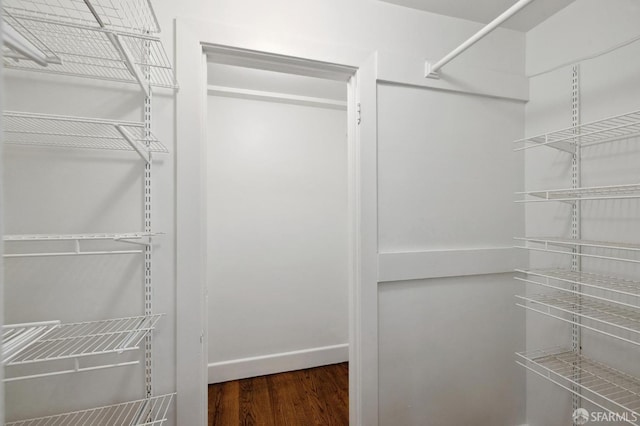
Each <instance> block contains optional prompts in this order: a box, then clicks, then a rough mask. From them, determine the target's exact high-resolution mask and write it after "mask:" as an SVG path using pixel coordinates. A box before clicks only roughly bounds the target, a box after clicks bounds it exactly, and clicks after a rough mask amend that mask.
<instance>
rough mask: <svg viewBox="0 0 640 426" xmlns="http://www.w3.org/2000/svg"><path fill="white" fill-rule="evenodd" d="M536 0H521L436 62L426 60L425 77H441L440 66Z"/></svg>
mask: <svg viewBox="0 0 640 426" xmlns="http://www.w3.org/2000/svg"><path fill="white" fill-rule="evenodd" d="M532 1H534V0H520V1H518V2H517V3H516V4H514V5H513V6H511V7H510V8H509V9H507V10H506V11H505V12H503V13H502V15H500V16H498V17H497V18H496V19H494V20H493V21H491V22H490V23H488V24H487V25H486V26H485V27H484V28H482V29H481V30H480V31H478V32H477V33H475V34H474V35H473V36H471V37H470V38H469V39H468V40H467V41H465V42H464V43H462V44H461V45H460V46H458V47H456V48H455V49H453V50H452V51H451V52H450V53H449V54H448V55H446V56H445V57H443V58H442V59H440V60H439V61H438V62H436V63H435V64H431V62H428V61H427V62H426V64H425V77H428V78H440V76H439V75H438V71H439V70H440V68H442V67H443V66H445V65H446V64H448V63H449V62H451V61H452V60H453V59H455V58H456V57H458V56H459V55H460V54H461V53H462V52H464V51H465V50H467V49H468V48H470V47H471V46H473V45H474V44H476V43H477V42H478V41H480V40H482V38H483V37H484V36H486V35H487V34H489V33H490V32H491V31H493V30H495V29H496V28H497V27H498V26H499V25H500V24H502V23H503V22H504V21H506V20H507V19H509V18H511V17H512V16H513V15H515V14H516V13H518V12H519V11H520V10H521V9H522V8H524V7H525V6H526V5H528V4H529V3H531V2H532Z"/></svg>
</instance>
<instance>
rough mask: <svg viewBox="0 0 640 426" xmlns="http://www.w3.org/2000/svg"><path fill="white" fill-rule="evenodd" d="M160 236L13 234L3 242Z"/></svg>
mask: <svg viewBox="0 0 640 426" xmlns="http://www.w3.org/2000/svg"><path fill="white" fill-rule="evenodd" d="M156 235H160V234H159V233H151V232H130V233H121V234H15V235H5V236H4V237H3V238H4V240H5V241H75V240H113V241H119V240H137V239H142V238H146V237H153V236H156Z"/></svg>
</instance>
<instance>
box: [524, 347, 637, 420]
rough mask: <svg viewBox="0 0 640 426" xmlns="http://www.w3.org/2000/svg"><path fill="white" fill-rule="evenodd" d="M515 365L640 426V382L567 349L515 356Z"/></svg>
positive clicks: (538, 351)
mask: <svg viewBox="0 0 640 426" xmlns="http://www.w3.org/2000/svg"><path fill="white" fill-rule="evenodd" d="M516 355H517V356H518V357H519V358H520V359H521V360H522V361H516V362H517V363H518V364H519V365H521V366H523V367H525V368H526V369H528V370H529V371H532V372H533V373H535V374H537V375H539V376H541V377H544V378H545V379H547V380H549V381H551V382H553V383H555V384H556V385H558V386H560V387H562V388H564V389H565V390H568V391H569V392H571V393H573V394H575V395H577V396H579V397H581V398H583V399H585V400H587V401H589V402H591V403H592V404H595V405H597V406H598V407H600V408H602V409H604V410H606V411H608V412H610V413H614V414H618V415H620V416H621V417H622V418H624V419H625V420H626V421H627V423H630V424H632V425H635V426H638V423H637V422H636V420H635V419H637V418H640V380H639V379H638V378H636V377H633V376H631V375H629V374H626V373H623V372H621V371H619V370H616V369H614V368H611V367H609V366H607V365H605V364H602V363H599V362H597V361H594V360H591V359H589V358H587V357H585V356H582V355H578V354H577V353H575V352H573V351H570V350H566V349H551V350H536V351H531V352H524V353H518V354H516Z"/></svg>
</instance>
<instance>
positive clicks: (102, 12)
mask: <svg viewBox="0 0 640 426" xmlns="http://www.w3.org/2000/svg"><path fill="white" fill-rule="evenodd" d="M2 4H3V7H4V9H5V10H7V11H9V12H10V13H12V14H13V15H15V16H16V17H23V18H40V19H48V20H53V21H58V22H64V23H67V24H76V25H86V26H94V27H96V28H99V27H100V22H101V23H102V24H103V25H104V27H106V28H112V29H117V30H120V31H129V32H136V33H146V32H154V33H157V32H160V27H159V26H158V21H157V19H156V16H155V14H154V12H153V8H152V7H151V2H150V1H149V0H3V2H2Z"/></svg>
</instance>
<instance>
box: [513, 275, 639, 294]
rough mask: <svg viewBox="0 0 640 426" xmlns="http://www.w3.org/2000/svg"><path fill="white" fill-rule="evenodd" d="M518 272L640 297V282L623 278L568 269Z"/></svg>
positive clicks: (534, 282)
mask: <svg viewBox="0 0 640 426" xmlns="http://www.w3.org/2000/svg"><path fill="white" fill-rule="evenodd" d="M516 272H520V273H523V274H526V275H528V276H531V277H538V278H543V279H545V280H556V281H562V282H565V283H569V284H577V285H581V286H585V287H588V288H593V289H597V290H605V291H608V292H612V293H617V294H621V295H625V296H635V297H640V281H633V280H627V279H623V278H617V277H610V276H606V275H600V274H594V273H589V272H579V271H570V270H566V269H538V270H524V269H517V270H516ZM516 279H518V280H521V281H526V282H529V283H532V284H543V285H544V283H540V282H536V281H533V280H524V279H522V278H519V277H516Z"/></svg>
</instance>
